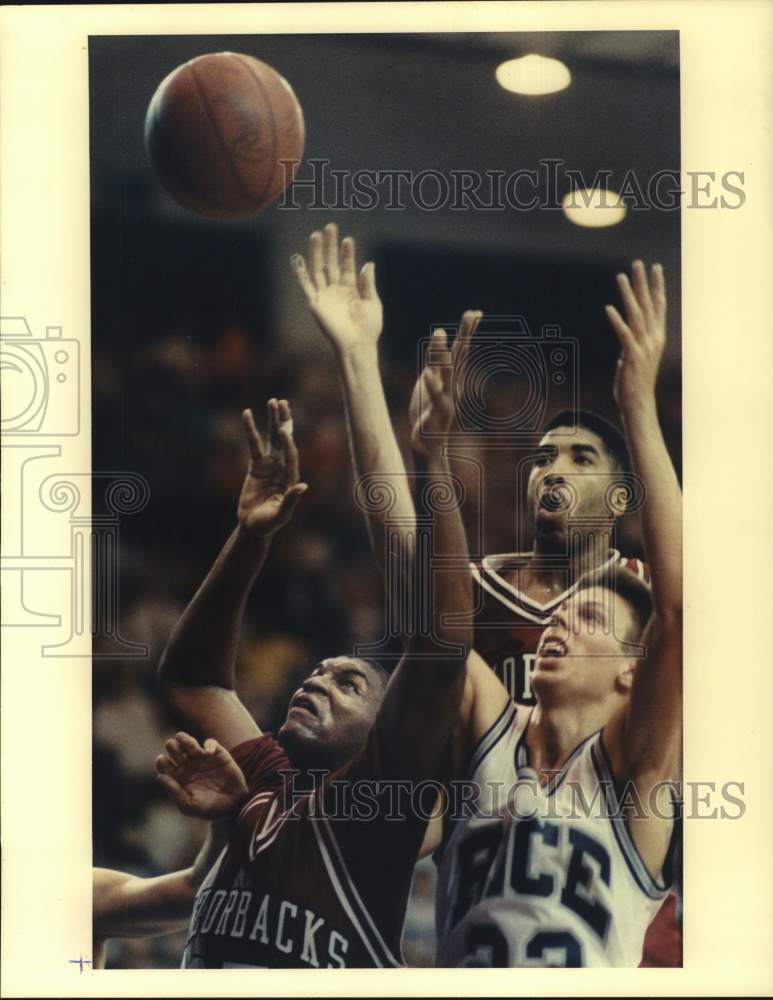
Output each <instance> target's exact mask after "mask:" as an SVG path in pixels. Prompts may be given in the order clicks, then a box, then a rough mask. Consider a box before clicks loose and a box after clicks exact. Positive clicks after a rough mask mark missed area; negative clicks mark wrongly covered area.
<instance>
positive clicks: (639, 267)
mask: <svg viewBox="0 0 773 1000" xmlns="http://www.w3.org/2000/svg"><path fill="white" fill-rule="evenodd" d="M631 271H632V274H633V290H634V293H635V295H636V300H637V302H638V303H639V308H640V309H641V311H642V313H643V314H644V317H645V319H646V320H647V324H648V325H649V324H650V323H651V322H652V318H653V316H654V309H653V307H652V299H651V298H650V286H649V282H648V281H647V271H646V269H645V267H644V264H643V263H642V261H640V260H635V261H634V262H633V266H632V269H631Z"/></svg>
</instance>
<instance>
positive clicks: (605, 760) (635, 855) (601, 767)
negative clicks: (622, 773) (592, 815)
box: [591, 733, 669, 899]
mask: <svg viewBox="0 0 773 1000" xmlns="http://www.w3.org/2000/svg"><path fill="white" fill-rule="evenodd" d="M591 760H592V761H593V766H594V768H595V770H596V775H597V776H598V779H599V784H600V785H601V790H602V793H603V795H604V800H605V803H606V810H605V812H606V815H607V817H608V819H609V822H610V823H611V824H612V832H613V833H614V835H615V840H616V841H617V845H618V847H619V848H620V853H621V854H622V855H623V858H624V859H625V861H626V864H627V865H628V868H629V869H630V872H631V874H632V875H633V877H634V881H635V882H636V884H637V885H638V886H639V888H640V889H641V891H642V892H643V893H644V894H645V895H646V896H649V897H650V899H662V898H663V897H664V896H666V895H667V894H668V889H669V887H668V885H666V884H665V882H658V880H657V879H655V878H653V876H652V875H651V874H650V872H649V869H648V868H647V866H646V865H645V864H644V862H643V861H642V858H641V855H640V854H639V851H638V849H637V847H636V844H634V842H633V839H632V838H631V834H630V831H629V830H628V824H627V822H626V820H625V815H624V813H623V811H622V810H621V808H620V802H619V799H618V796H617V791H616V789H615V781H614V776H613V774H612V766H611V763H610V761H609V757H608V756H607V752H606V749H605V747H604V741H603V738H602V734H601V733H599V734H598V739H597V740H596V741H595V742H594V743H593V745H592V746H591Z"/></svg>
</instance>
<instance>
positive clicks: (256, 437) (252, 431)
mask: <svg viewBox="0 0 773 1000" xmlns="http://www.w3.org/2000/svg"><path fill="white" fill-rule="evenodd" d="M242 426H243V427H244V436H245V437H246V438H247V444H248V445H249V449H250V459H251V460H252V461H253V462H257V461H259V460H260V459H261V458H262V457H263V456H264V455H265V454H266V450H265V448H264V447H263V440H262V438H261V436H260V434H258V428H257V427H256V426H255V418H254V417H253V415H252V410H245V411H244V412H243V413H242Z"/></svg>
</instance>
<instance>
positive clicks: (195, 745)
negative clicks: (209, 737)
mask: <svg viewBox="0 0 773 1000" xmlns="http://www.w3.org/2000/svg"><path fill="white" fill-rule="evenodd" d="M176 739H177V743H178V745H179V746H180V747H181V749H182V750H183V752H184V753H185V754H186V755H187V756H188V757H196V756H199V755H200V754H202V753H204V750H203V749H202V746H201V744H200V743H199V741H198V740H197V739H194V737H193V736H190V735H189V734H188V733H178V734H177V737H176Z"/></svg>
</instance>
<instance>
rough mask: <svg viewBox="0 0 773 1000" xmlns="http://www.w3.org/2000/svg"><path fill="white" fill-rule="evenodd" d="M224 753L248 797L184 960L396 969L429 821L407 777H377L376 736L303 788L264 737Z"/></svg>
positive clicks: (199, 901) (199, 908) (202, 898)
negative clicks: (239, 771) (397, 779)
mask: <svg viewBox="0 0 773 1000" xmlns="http://www.w3.org/2000/svg"><path fill="white" fill-rule="evenodd" d="M231 753H232V755H233V757H234V759H235V760H236V761H237V763H238V764H239V766H240V767H241V768H242V770H243V771H244V773H245V777H246V779H247V783H248V786H249V791H250V796H251V797H250V799H249V800H248V801H247V803H246V805H245V806H244V808H243V809H242V810H241V812H240V813H239V816H238V820H237V821H236V824H235V830H234V832H233V834H232V836H231V839H230V842H229V844H228V846H227V847H226V848H225V850H224V851H223V853H222V854H221V856H220V858H219V859H218V861H217V863H216V864H215V866H214V868H213V869H212V871H211V872H210V873H209V875H208V876H207V878H206V879H205V880H204V882H203V883H202V886H201V888H200V890H199V892H198V895H197V897H196V902H195V905H194V910H193V915H192V917H191V925H190V930H189V936H188V940H187V943H186V947H185V953H184V956H183V963H182V964H183V968H242V967H259V968H315V969H316V968H322V969H324V968H345V967H346V968H366V967H388V966H400V965H403V964H404V963H403V959H402V952H401V944H400V937H401V933H402V927H403V921H404V917H405V908H406V905H407V901H408V894H409V891H410V886H411V879H412V876H413V867H414V864H415V862H416V858H417V855H418V853H419V849H420V847H421V843H422V839H423V836H424V831H425V827H426V819H422V818H421V816H420V815H417V813H421V812H423V811H424V807H423V804H422V807H421V809H418V810H417V809H413V808H412V806H413V805H416V803H415V802H413V801H412V799H411V792H410V790H409V788H408V784H409V783H408V782H393V783H391V784H390V783H387V782H385V781H383V780H381V778H382V774H383V771H382V768H381V764H380V754H379V751H378V741H377V738H376V736H375V735H374V732H373V731H372V732H371V736H370V738H369V740H368V743H367V745H366V747H365V749H364V750H363V751H362V753H361V754H360V755H359V757H357V758H356V759H355V760H354V761H353V762H351V763H350V764H348V765H346V766H345V767H343V768H341V769H340V770H339V771H337V772H335V773H334V774H333V775H330V776H329V777H327V778H325V780H324V781H322V780H320V781H319V782H318V785H317V789H316V790H315V791H312V792H303V791H300V790H299V789H298V788H297V784H295V783H294V782H293V778H292V770H291V764H290V762H289V760H288V758H287V756H286V754H285V752H284V750H283V749H282V747H281V746H280V745H279V743H277V742H276V740H274V739H273V738H272V737H271V735H270V734H264V735H263V736H260V737H258V738H257V739H254V740H249V741H247V742H246V743H242V744H240V745H239V746H238V747H236V748H235V749H234V750H232V751H231ZM431 805H432V803H431V802H430V803H428V807H427V808H428V809H431Z"/></svg>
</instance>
